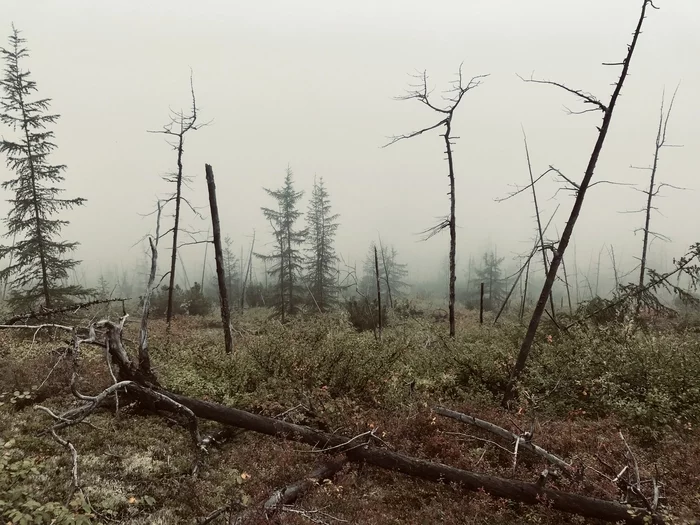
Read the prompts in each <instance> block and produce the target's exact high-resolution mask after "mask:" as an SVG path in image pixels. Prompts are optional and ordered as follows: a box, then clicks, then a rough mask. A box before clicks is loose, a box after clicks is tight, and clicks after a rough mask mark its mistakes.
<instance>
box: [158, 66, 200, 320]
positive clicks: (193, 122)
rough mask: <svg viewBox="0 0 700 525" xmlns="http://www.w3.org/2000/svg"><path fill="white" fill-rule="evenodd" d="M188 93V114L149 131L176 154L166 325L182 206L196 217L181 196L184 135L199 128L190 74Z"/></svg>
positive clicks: (174, 114)
mask: <svg viewBox="0 0 700 525" xmlns="http://www.w3.org/2000/svg"><path fill="white" fill-rule="evenodd" d="M190 93H191V95H192V108H191V110H190V112H189V113H185V112H184V111H182V110H180V111H173V110H171V111H170V122H169V123H168V124H166V125H165V126H163V129H161V130H157V131H149V133H160V134H163V135H166V136H167V137H171V138H172V142H168V143H169V144H170V145H171V146H172V148H173V149H174V150H175V151H176V152H177V171H176V172H175V173H173V174H170V175H166V176H165V177H163V178H164V180H165V181H166V182H169V183H172V184H175V192H174V193H173V195H171V196H170V197H169V198H168V199H167V200H166V201H165V202H166V203H168V202H174V203H175V218H174V223H173V227H172V229H171V230H169V231H172V234H173V246H172V248H171V251H170V273H169V277H170V283H169V289H168V309H167V314H166V319H167V322H168V325H170V321H171V320H172V317H173V292H174V288H175V264H176V263H177V249H178V244H177V239H178V233H179V232H180V214H181V208H182V204H183V203H185V204H186V205H187V206H189V208H190V209H191V210H192V211H193V212H194V213H195V214H197V215H198V213H197V211H196V210H195V209H194V208H193V207H192V205H191V204H190V202H189V201H188V200H187V199H186V198H185V197H184V196H183V195H182V187H183V184H185V183H186V182H187V180H188V179H187V177H185V175H184V173H183V164H182V156H183V153H184V151H185V149H184V148H185V135H186V134H187V133H189V132H190V131H196V130H197V129H199V127H200V126H198V125H197V101H196V98H195V95H194V85H193V83H192V74H191V73H190Z"/></svg>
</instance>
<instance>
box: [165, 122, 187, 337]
mask: <svg viewBox="0 0 700 525" xmlns="http://www.w3.org/2000/svg"><path fill="white" fill-rule="evenodd" d="M184 139H185V136H184V134H183V133H180V136H179V142H178V145H177V180H176V182H175V185H176V187H175V223H174V224H173V247H172V249H171V252H170V284H169V288H168V310H167V313H166V319H165V320H166V322H167V323H168V326H169V325H170V321H171V320H172V318H173V294H174V291H175V290H174V288H175V264H176V263H177V234H178V232H179V230H180V204H181V199H182V152H183V149H182V148H183V142H184Z"/></svg>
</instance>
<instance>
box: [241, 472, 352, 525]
mask: <svg viewBox="0 0 700 525" xmlns="http://www.w3.org/2000/svg"><path fill="white" fill-rule="evenodd" d="M346 463H347V460H345V459H342V460H336V461H332V462H329V463H325V464H323V465H321V466H319V467H318V468H317V469H315V470H314V471H313V472H311V473H310V474H309V475H308V476H306V477H305V478H304V479H300V480H298V481H295V482H294V483H292V484H290V485H287V486H286V487H282V488H281V489H277V490H276V491H275V492H273V493H272V496H270V497H269V498H268V499H267V500H266V501H265V502H264V503H263V504H262V505H255V506H252V507H249V508H247V509H246V510H244V511H243V512H241V513H239V514H237V515H235V514H231V517H230V519H229V521H228V523H229V525H244V524H246V523H252V520H253V519H255V518H256V517H258V516H262V515H264V516H265V518H266V519H268V520H269V519H270V518H271V517H272V516H273V515H274V514H275V513H276V512H277V511H279V509H280V508H282V507H283V506H284V505H291V504H292V503H294V502H295V501H296V500H298V499H299V498H300V497H301V496H303V495H304V494H306V493H307V492H309V491H310V490H311V489H312V488H313V487H314V486H315V485H317V484H318V483H320V482H322V481H324V480H327V479H331V478H333V476H335V475H336V474H337V473H338V472H340V470H341V469H342V468H343V466H344V465H345V464H346Z"/></svg>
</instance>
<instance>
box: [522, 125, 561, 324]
mask: <svg viewBox="0 0 700 525" xmlns="http://www.w3.org/2000/svg"><path fill="white" fill-rule="evenodd" d="M523 141H524V143H525V156H526V157H527V170H528V173H529V175H530V187H531V188H532V202H533V203H534V206H535V217H536V218H537V233H538V234H539V237H540V248H541V249H542V264H543V265H544V273H545V275H546V274H547V273H548V272H549V260H548V258H547V250H545V249H544V232H543V231H542V220H541V219H540V207H539V205H538V204H537V190H536V189H535V178H534V177H533V175H532V163H531V162H530V148H529V147H528V145H527V135H525V129H524V128H523ZM549 308H550V310H551V311H552V319H553V320H554V322H555V324H556V318H557V317H556V314H555V313H554V296H553V295H552V291H551V290H550V291H549Z"/></svg>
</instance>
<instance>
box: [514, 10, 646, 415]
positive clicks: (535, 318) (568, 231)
mask: <svg viewBox="0 0 700 525" xmlns="http://www.w3.org/2000/svg"><path fill="white" fill-rule="evenodd" d="M649 3H650V0H644V1H643V4H642V10H641V15H640V17H639V21H638V22H637V27H636V29H635V31H634V36H633V37H632V43H631V44H630V45H629V46H628V51H627V56H626V57H625V60H624V62H623V67H622V72H621V74H620V78H619V80H618V82H617V84H616V85H615V90H614V91H613V94H612V97H611V98H610V103H609V104H608V106H607V107H605V106H603V105H602V104H601V103H600V102H598V103H597V104H598V105H599V106H600V107H601V108H602V109H603V123H602V125H601V127H600V128H599V130H600V131H599V133H598V139H597V140H596V143H595V146H594V147H593V152H592V153H591V157H590V159H589V161H588V166H587V167H586V172H585V174H584V177H583V180H582V181H581V184H580V185H579V186H578V191H577V193H576V201H575V202H574V206H573V208H572V210H571V215H570V216H569V220H568V221H567V223H566V227H565V228H564V232H563V234H562V237H561V241H560V242H559V246H558V247H557V249H556V250H555V251H554V256H553V257H552V263H551V265H550V267H549V272H547V279H546V280H545V283H544V286H543V287H542V292H541V293H540V297H539V299H538V300H537V304H536V305H535V310H534V312H533V313H532V319H531V320H530V324H529V326H528V329H527V333H526V334H525V338H524V339H523V343H522V345H521V346H520V352H519V353H518V358H517V361H516V363H515V367H514V368H513V371H512V373H511V376H510V380H509V381H508V384H507V385H506V389H505V392H504V395H503V399H502V401H501V404H502V405H503V406H504V407H506V406H508V405H509V404H510V401H511V400H512V399H513V396H514V394H515V384H516V382H517V381H518V379H519V377H520V374H521V373H522V371H523V370H524V369H525V363H526V362H527V358H528V356H529V355H530V349H531V348H532V344H533V342H534V341H535V334H536V333H537V328H538V327H539V324H540V320H541V319H542V314H543V313H544V309H545V305H546V304H547V299H548V298H549V294H550V292H551V291H552V286H553V285H554V280H555V279H556V276H557V270H558V269H559V264H561V260H562V257H563V256H564V252H565V251H566V247H567V246H568V245H569V241H570V240H571V235H572V234H573V232H574V226H575V225H576V221H577V220H578V217H579V214H580V213H581V208H582V206H583V201H584V199H585V197H586V190H588V186H589V185H590V182H591V179H592V178H593V174H594V172H595V167H596V164H597V163H598V158H599V157H600V152H601V151H602V150H603V144H604V143H605V137H606V136H607V134H608V130H609V129H610V122H611V121H612V116H613V111H614V109H615V105H616V103H617V100H618V98H619V97H620V92H621V91H622V86H623V84H624V82H625V79H626V78H627V74H628V72H629V66H630V62H631V60H632V55H633V54H634V50H635V48H636V47H637V41H638V40H639V35H640V33H641V31H642V25H643V23H644V18H645V15H646V9H647V5H648V4H649ZM577 94H579V96H583V95H582V94H581V93H580V92H578V93H577ZM588 100H589V102H590V100H591V99H590V97H588Z"/></svg>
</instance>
